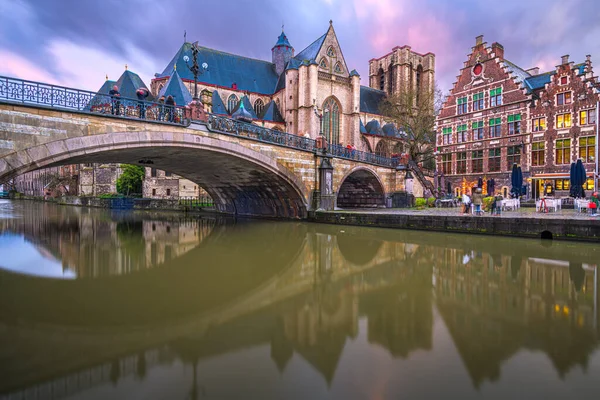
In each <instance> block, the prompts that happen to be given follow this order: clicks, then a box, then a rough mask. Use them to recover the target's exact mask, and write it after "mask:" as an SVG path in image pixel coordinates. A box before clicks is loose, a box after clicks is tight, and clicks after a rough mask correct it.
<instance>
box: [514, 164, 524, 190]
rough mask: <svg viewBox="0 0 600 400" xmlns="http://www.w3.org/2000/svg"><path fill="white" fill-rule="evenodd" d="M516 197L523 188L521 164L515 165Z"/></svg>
mask: <svg viewBox="0 0 600 400" xmlns="http://www.w3.org/2000/svg"><path fill="white" fill-rule="evenodd" d="M516 183H517V197H519V196H521V194H522V191H523V190H522V189H523V171H522V170H521V166H518V167H517V181H516Z"/></svg>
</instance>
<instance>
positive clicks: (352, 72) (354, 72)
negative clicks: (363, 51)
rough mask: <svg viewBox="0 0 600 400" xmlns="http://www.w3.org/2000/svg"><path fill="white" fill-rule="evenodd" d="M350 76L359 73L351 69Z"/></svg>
mask: <svg viewBox="0 0 600 400" xmlns="http://www.w3.org/2000/svg"><path fill="white" fill-rule="evenodd" d="M350 76H360V74H359V73H358V71H357V70H355V69H353V70H352V71H350Z"/></svg>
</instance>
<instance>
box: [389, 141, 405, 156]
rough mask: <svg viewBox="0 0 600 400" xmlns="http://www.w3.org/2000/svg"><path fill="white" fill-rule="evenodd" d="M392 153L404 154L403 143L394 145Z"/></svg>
mask: <svg viewBox="0 0 600 400" xmlns="http://www.w3.org/2000/svg"><path fill="white" fill-rule="evenodd" d="M392 153H394V154H402V153H404V143H402V142H398V143H396V145H395V146H394V151H393V152H392Z"/></svg>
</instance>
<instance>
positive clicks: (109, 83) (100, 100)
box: [85, 79, 117, 110]
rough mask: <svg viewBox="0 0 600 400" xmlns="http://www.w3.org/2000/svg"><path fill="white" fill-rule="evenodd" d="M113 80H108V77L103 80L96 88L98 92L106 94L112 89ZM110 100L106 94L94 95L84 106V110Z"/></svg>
mask: <svg viewBox="0 0 600 400" xmlns="http://www.w3.org/2000/svg"><path fill="white" fill-rule="evenodd" d="M116 83H117V82H115V81H109V80H108V79H107V80H106V81H104V83H103V84H102V87H101V88H100V89H99V90H98V92H97V93H98V94H103V95H108V92H110V90H111V89H112V87H113V86H114V85H115V84H116ZM109 102H110V98H109V97H107V96H98V95H96V96H94V97H93V98H92V99H91V100H90V102H89V103H88V104H87V105H86V106H85V109H86V110H89V109H90V108H91V107H93V106H96V107H97V106H100V105H102V104H107V103H109Z"/></svg>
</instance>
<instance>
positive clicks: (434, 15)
mask: <svg viewBox="0 0 600 400" xmlns="http://www.w3.org/2000/svg"><path fill="white" fill-rule="evenodd" d="M599 17H600V7H597V6H595V5H594V4H593V3H590V2H589V1H585V0H560V1H557V0H504V1H489V0H295V1H291V0H235V1H233V0H230V1H226V0H221V1H209V0H169V1H165V0H161V1H155V0H127V1H123V0H102V1H100V0H85V1H84V0H0V75H5V76H10V77H18V78H23V79H29V80H34V81H42V82H47V83H54V84H58V85H64V86H69V87H75V88H80V89H87V90H98V89H99V88H100V86H101V85H102V83H103V82H104V80H105V76H106V75H108V77H109V78H110V79H113V80H116V79H118V77H119V76H120V75H121V73H122V72H123V71H124V69H125V64H127V65H128V68H129V69H130V70H131V71H134V72H136V73H138V74H139V75H140V76H141V77H142V79H143V80H144V82H145V83H146V84H147V85H149V83H150V79H151V78H152V77H153V76H154V73H156V72H162V70H163V69H164V68H165V66H166V65H167V64H168V62H169V61H170V60H171V58H172V57H173V56H174V54H175V53H176V52H177V50H178V49H179V47H180V46H181V44H182V43H183V34H184V30H185V31H187V39H188V41H190V42H193V41H196V40H197V41H198V42H199V44H200V45H202V46H205V47H210V48H214V49H218V50H222V51H226V52H230V53H234V54H239V55H244V56H247V57H252V58H259V59H263V60H270V59H271V48H272V47H273V45H274V44H275V42H276V41H277V37H278V36H279V34H280V32H281V27H282V25H284V29H285V33H286V35H287V36H288V39H289V40H290V43H291V44H292V46H294V48H295V50H296V53H299V52H300V51H301V50H302V49H304V48H305V47H306V46H308V45H309V44H310V43H312V42H313V41H314V40H315V39H316V38H318V37H319V36H321V35H322V34H323V33H325V32H326V31H327V28H328V26H329V20H330V19H331V20H333V26H334V29H335V31H336V34H337V37H338V40H339V41H340V45H341V47H342V51H343V55H344V57H345V59H346V63H347V65H348V67H349V68H350V69H356V70H357V71H358V72H359V74H360V75H361V83H362V84H363V85H368V61H369V60H370V59H372V58H378V57H381V56H383V55H385V54H387V53H388V52H390V51H391V49H392V48H393V47H395V46H403V45H408V46H411V48H412V50H413V51H416V52H419V53H427V52H433V53H434V54H435V55H436V80H437V82H438V86H439V87H440V88H441V89H442V90H443V92H444V93H446V92H447V91H448V90H449V89H450V88H451V87H452V84H453V83H454V81H455V80H456V75H458V73H459V70H460V68H461V67H462V66H463V62H464V61H465V60H466V56H467V54H469V52H470V50H471V47H472V46H473V45H474V44H475V37H476V36H478V35H484V40H485V41H486V42H487V43H488V45H491V43H493V42H499V43H501V44H502V45H503V46H504V49H505V57H506V58H507V59H508V60H510V61H512V62H513V63H516V64H517V65H519V66H520V67H522V68H524V69H527V68H531V67H535V66H537V67H540V68H541V70H542V71H547V70H550V69H552V68H554V66H556V65H557V64H559V63H560V57H561V56H562V55H564V54H569V55H570V56H571V57H570V59H571V60H573V61H576V62H581V61H583V60H585V55H586V54H591V55H592V61H593V62H594V61H595V60H596V58H595V57H600V41H599V40H597V38H598V37H600V22H599V21H600V18H599ZM598 61H599V62H600V58H599V60H598Z"/></svg>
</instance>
